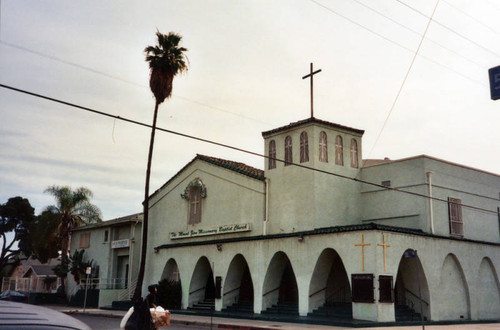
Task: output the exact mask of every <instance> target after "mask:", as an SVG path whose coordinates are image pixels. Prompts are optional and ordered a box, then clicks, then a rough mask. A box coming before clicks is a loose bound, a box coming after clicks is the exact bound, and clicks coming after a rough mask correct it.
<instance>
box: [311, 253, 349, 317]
mask: <svg viewBox="0 0 500 330" xmlns="http://www.w3.org/2000/svg"><path fill="white" fill-rule="evenodd" d="M351 302H352V300H351V286H350V283H349V277H348V276H347V272H346V270H345V267H344V264H343V262H342V259H341V258H340V256H339V254H338V253H337V252H336V251H335V250H333V249H325V250H323V252H321V255H320V256H319V258H318V261H317V262H316V266H315V267H314V271H313V274H312V277H311V281H310V283H309V312H312V311H313V310H314V309H317V308H319V307H321V306H325V307H326V308H327V310H333V309H338V308H341V309H348V310H349V311H350V312H351V315H352V306H351Z"/></svg>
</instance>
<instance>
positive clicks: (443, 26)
mask: <svg viewBox="0 0 500 330" xmlns="http://www.w3.org/2000/svg"><path fill="white" fill-rule="evenodd" d="M396 1H397V2H399V3H400V4H402V5H404V6H405V7H407V8H409V9H411V10H413V11H414V12H416V13H418V14H420V15H421V16H423V17H425V18H430V17H429V16H427V15H426V14H424V13H422V12H421V11H420V10H418V9H416V8H413V7H412V6H410V5H408V4H407V3H405V2H403V1H401V0H396ZM432 21H433V22H434V23H436V24H437V25H439V26H441V27H442V28H444V29H446V30H448V31H450V32H451V33H454V34H456V35H457V36H459V37H461V38H462V39H464V40H467V41H468V42H470V43H471V44H473V45H475V46H477V47H479V48H481V49H482V50H484V51H486V52H488V53H490V54H492V55H495V56H496V57H497V58H500V54H498V53H496V52H494V51H492V50H491V49H488V48H486V47H484V46H483V45H481V44H479V43H477V42H475V41H474V40H472V39H470V38H468V37H466V36H464V35H463V34H461V33H459V32H457V31H455V30H453V29H452V28H450V27H448V26H446V25H444V24H443V23H440V22H439V21H436V20H435V19H433V20H432Z"/></svg>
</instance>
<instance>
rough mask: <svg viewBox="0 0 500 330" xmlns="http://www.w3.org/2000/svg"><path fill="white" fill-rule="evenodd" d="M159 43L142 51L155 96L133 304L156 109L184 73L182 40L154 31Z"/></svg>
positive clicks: (145, 221)
mask: <svg viewBox="0 0 500 330" xmlns="http://www.w3.org/2000/svg"><path fill="white" fill-rule="evenodd" d="M156 37H157V39H158V44H157V45H156V46H148V47H146V48H145V49H144V52H145V53H146V62H148V63H149V70H150V78H149V87H150V88H151V92H153V95H154V97H155V100H156V103H155V110H154V115H153V125H152V128H151V139H150V142H149V154H148V165H147V169H146V184H145V188H144V203H143V208H144V218H143V221H142V248H141V263H140V266H139V274H138V275H137V285H136V287H135V291H134V297H133V300H134V301H138V300H139V299H140V298H141V290H142V282H143V280H144V270H145V266H146V249H147V239H148V216H149V181H150V176H151V159H152V157H153V145H154V140H155V130H156V118H157V116H158V106H159V105H160V104H161V103H163V101H165V99H167V98H169V97H170V96H171V95H172V82H173V80H174V77H175V76H176V75H177V74H179V73H182V72H184V71H187V69H188V67H187V63H186V61H185V59H186V60H187V57H186V56H185V54H184V53H185V52H186V51H187V49H186V48H184V47H180V46H179V43H180V42H181V40H182V37H181V36H180V35H178V34H176V33H173V32H169V33H168V34H162V33H161V32H160V31H156Z"/></svg>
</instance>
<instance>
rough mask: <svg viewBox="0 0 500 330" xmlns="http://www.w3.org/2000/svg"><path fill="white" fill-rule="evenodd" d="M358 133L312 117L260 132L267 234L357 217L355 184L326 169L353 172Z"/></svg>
mask: <svg viewBox="0 0 500 330" xmlns="http://www.w3.org/2000/svg"><path fill="white" fill-rule="evenodd" d="M363 133H364V131H363V130H359V129H355V128H351V127H346V126H342V125H338V124H335V123H331V122H327V121H323V120H319V119H316V118H314V117H311V118H308V119H305V120H301V121H298V122H294V123H290V124H289V125H286V126H283V127H279V128H276V129H273V130H269V131H266V132H263V133H262V136H263V138H264V145H265V147H264V149H265V153H266V156H268V157H269V158H266V160H265V176H266V178H267V179H268V181H269V190H268V191H269V223H268V233H269V234H273V233H276V234H277V233H287V232H294V231H302V230H311V229H314V228H321V227H329V226H337V225H347V224H352V223H354V222H355V221H356V220H357V219H359V215H358V210H359V207H358V206H357V203H358V201H359V189H360V187H359V184H358V183H357V182H355V181H352V180H347V179H344V178H340V177H338V176H335V175H332V174H331V173H333V174H339V175H342V176H347V177H353V178H354V177H356V175H357V174H358V172H359V170H360V166H361V164H362V162H361V150H362V149H361V148H362V143H361V142H362V136H363Z"/></svg>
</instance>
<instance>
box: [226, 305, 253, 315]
mask: <svg viewBox="0 0 500 330" xmlns="http://www.w3.org/2000/svg"><path fill="white" fill-rule="evenodd" d="M222 312H223V313H242V314H253V302H239V303H235V304H232V305H231V306H227V307H226V308H224V309H223V310H222Z"/></svg>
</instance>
